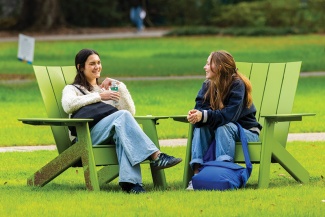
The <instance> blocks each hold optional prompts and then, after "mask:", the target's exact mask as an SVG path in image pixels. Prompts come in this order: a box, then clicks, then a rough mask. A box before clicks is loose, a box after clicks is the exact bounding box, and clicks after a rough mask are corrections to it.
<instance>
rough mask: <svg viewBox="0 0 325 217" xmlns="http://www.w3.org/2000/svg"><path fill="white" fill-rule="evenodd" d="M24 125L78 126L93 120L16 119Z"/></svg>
mask: <svg viewBox="0 0 325 217" xmlns="http://www.w3.org/2000/svg"><path fill="white" fill-rule="evenodd" d="M18 120H19V121H21V122H23V123H24V124H30V125H50V126H79V125H82V124H85V123H87V122H90V121H93V119H77V118H71V119H70V118H18Z"/></svg>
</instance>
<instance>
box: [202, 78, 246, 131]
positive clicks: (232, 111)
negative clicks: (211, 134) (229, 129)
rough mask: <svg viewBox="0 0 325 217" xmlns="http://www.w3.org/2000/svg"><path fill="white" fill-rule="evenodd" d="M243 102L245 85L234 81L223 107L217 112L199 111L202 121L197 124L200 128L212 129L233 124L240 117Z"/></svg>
mask: <svg viewBox="0 0 325 217" xmlns="http://www.w3.org/2000/svg"><path fill="white" fill-rule="evenodd" d="M244 102H245V85H244V83H243V82H237V81H235V82H234V83H233V84H232V86H231V89H230V92H229V94H228V96H227V98H226V100H225V107H224V108H223V109H220V110H219V109H218V110H211V109H210V110H204V109H202V110H200V111H201V112H202V120H201V121H200V122H199V123H200V124H201V125H202V126H203V125H207V126H210V127H211V128H212V129H216V128H218V127H219V126H222V125H225V124H228V123H229V122H235V121H237V120H238V118H239V117H240V114H241V112H242V110H243V108H244Z"/></svg>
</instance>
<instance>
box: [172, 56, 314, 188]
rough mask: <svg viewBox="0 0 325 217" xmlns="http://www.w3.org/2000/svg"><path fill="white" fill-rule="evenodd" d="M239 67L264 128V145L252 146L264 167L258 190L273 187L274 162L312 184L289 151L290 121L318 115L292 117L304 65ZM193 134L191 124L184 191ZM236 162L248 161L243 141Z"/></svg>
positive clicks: (189, 174) (252, 154) (190, 173)
mask: <svg viewBox="0 0 325 217" xmlns="http://www.w3.org/2000/svg"><path fill="white" fill-rule="evenodd" d="M237 67H238V69H239V71H240V72H241V73H243V74H245V75H246V76H247V77H248V78H249V79H250V81H251V83H252V86H253V102H254V105H255V107H256V110H257V113H256V118H257V120H258V121H259V123H261V124H262V125H263V129H262V132H261V135H260V141H261V142H250V143H249V144H248V148H249V153H250V158H251V161H252V162H253V163H259V164H260V168H259V175H258V187H259V188H267V187H268V186H269V182H270V165H271V163H279V164H280V165H281V166H282V167H283V168H284V169H285V170H286V171H287V172H288V173H289V174H290V175H291V176H292V177H293V178H294V179H296V180H297V181H300V182H303V183H306V182H308V181H309V173H308V172H307V171H306V169H305V168H303V166H302V165H301V164H300V163H299V162H298V161H297V160H296V159H295V158H294V157H293V156H292V155H291V154H290V153H289V152H288V151H287V149H286V143H287V137H288V133H289V125H290V122H291V121H301V120H302V117H303V116H311V115H315V114H311V113H308V114H291V111H292V107H293V102H294V96H295V93H296V88H297V84H298V79H299V74H300V67H301V62H288V63H245V62H238V63H237ZM171 118H173V119H174V120H175V121H181V122H184V123H188V121H187V119H186V115H176V116H172V117H171ZM192 131H193V125H191V124H189V132H188V140H187V150H186V157H185V168H184V177H183V187H184V188H186V187H187V185H188V182H189V181H190V180H191V178H192V176H193V171H192V169H191V168H190V166H189V162H190V161H191V147H192V136H193V134H192ZM235 162H237V163H244V162H245V161H244V156H243V152H242V147H241V143H240V142H238V143H236V154H235ZM253 171H254V170H253Z"/></svg>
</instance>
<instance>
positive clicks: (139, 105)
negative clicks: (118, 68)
mask: <svg viewBox="0 0 325 217" xmlns="http://www.w3.org/2000/svg"><path fill="white" fill-rule="evenodd" d="M202 81H203V79H202V80H200V79H195V80H160V81H125V83H126V84H127V86H128V88H129V90H130V92H131V95H132V97H133V100H134V102H135V105H136V115H184V114H187V112H188V110H189V109H191V108H193V106H194V103H195V102H194V99H195V97H196V94H197V92H198V90H199V89H200V87H201V84H202ZM324 83H325V77H301V78H300V79H299V83H298V89H297V93H296V97H295V102H294V108H293V112H294V113H316V116H313V117H304V118H303V121H298V122H292V123H291V127H290V132H291V133H305V132H325V125H324V122H325V104H324V103H322V102H321V99H322V98H323V96H324V94H325V89H324V88H323V85H324ZM0 97H1V104H2V107H1V114H2V120H1V123H2V124H1V125H0V146H18V145H47V144H54V139H53V137H52V133H51V130H50V127H48V126H31V125H25V124H22V123H21V122H19V121H18V120H17V119H18V118H23V117H27V118H28V117H47V115H46V111H45V108H44V105H43V101H42V98H41V95H40V92H39V89H38V86H37V83H36V81H28V82H23V83H9V84H0ZM262 124H263V123H262ZM157 130H158V135H159V138H160V139H170V138H187V130H188V125H187V124H184V123H179V122H174V121H173V120H172V119H167V120H161V121H159V125H158V126H157Z"/></svg>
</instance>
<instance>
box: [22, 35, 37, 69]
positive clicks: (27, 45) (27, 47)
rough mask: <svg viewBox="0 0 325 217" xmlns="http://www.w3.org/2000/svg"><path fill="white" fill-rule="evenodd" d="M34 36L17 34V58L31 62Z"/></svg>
mask: <svg viewBox="0 0 325 217" xmlns="http://www.w3.org/2000/svg"><path fill="white" fill-rule="evenodd" d="M34 47H35V38H33V37H29V36H26V35H23V34H19V39H18V59H19V60H20V61H24V62H27V63H29V64H32V62H33V60H34Z"/></svg>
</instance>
